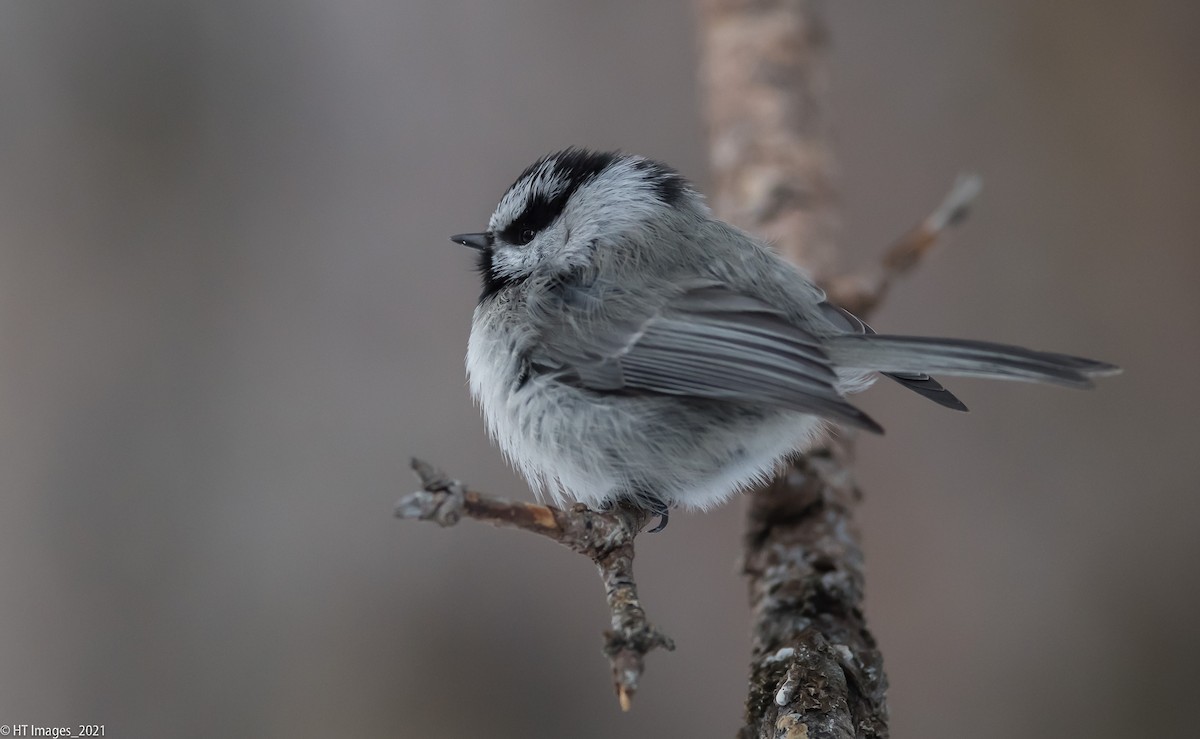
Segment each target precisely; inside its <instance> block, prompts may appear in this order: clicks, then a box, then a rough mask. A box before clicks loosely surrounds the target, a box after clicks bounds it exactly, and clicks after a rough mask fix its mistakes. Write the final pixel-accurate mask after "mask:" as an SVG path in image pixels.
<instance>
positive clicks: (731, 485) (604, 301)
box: [451, 147, 1120, 531]
mask: <svg viewBox="0 0 1200 739" xmlns="http://www.w3.org/2000/svg"><path fill="white" fill-rule="evenodd" d="M451 241H453V242H455V243H457V244H461V245H463V246H467V247H470V248H472V249H474V250H476V251H477V256H478V260H477V262H478V264H477V266H478V271H479V275H480V278H481V282H482V292H481V293H480V295H479V298H478V302H477V304H476V306H475V310H474V314H473V316H472V320H471V330H470V337H469V340H468V342H467V354H466V369H467V377H468V384H469V387H470V392H471V395H472V396H473V398H474V399H475V401H476V402H477V403H478V405H479V407H480V409H481V411H482V415H483V418H484V421H485V425H486V427H487V430H488V432H489V435H490V436H491V438H492V439H493V440H494V441H495V442H496V443H497V444H498V445H499V447H500V449H501V450H502V452H503V453H504V455H505V457H506V458H507V460H508V461H509V463H510V464H511V465H512V466H513V467H514V468H515V469H516V470H517V471H519V472H520V473H521V474H522V475H523V476H524V478H525V479H526V480H527V481H528V483H529V484H530V487H531V488H532V489H533V490H534V491H535V494H536V495H538V497H539V498H541V499H543V500H548V501H550V502H553V503H555V504H558V505H564V504H567V503H570V502H572V501H574V502H578V503H582V504H584V505H586V506H588V507H592V508H596V509H599V510H610V509H612V508H613V507H614V506H617V505H625V506H632V507H634V508H638V509H642V510H643V511H646V512H647V513H648V514H650V515H651V516H657V517H658V519H659V520H658V522H657V525H656V526H655V527H654V528H652V529H651V531H661V530H662V529H664V528H665V527H666V525H667V522H668V521H669V517H670V511H671V510H672V509H673V508H682V509H693V510H704V509H709V508H712V507H714V506H716V505H718V504H720V503H722V502H724V501H726V500H728V499H730V498H731V497H733V496H734V495H736V494H737V493H739V492H741V491H743V490H746V489H748V488H750V487H752V486H754V485H756V484H760V483H762V482H764V481H766V480H768V479H770V477H771V476H772V475H773V473H774V472H775V471H776V470H778V469H779V468H780V467H781V465H782V464H784V463H785V462H786V461H787V460H788V459H789V458H791V457H793V456H794V455H796V454H800V453H803V452H804V451H805V450H806V449H809V448H811V446H812V445H813V444H814V443H815V442H816V441H817V440H819V439H820V438H821V436H822V434H823V433H826V432H827V431H829V430H833V429H835V428H837V427H841V428H850V429H860V430H864V431H868V432H873V433H882V432H883V428H882V427H881V426H880V425H879V424H878V423H877V422H876V421H875V420H874V419H872V418H871V417H870V416H868V415H867V414H866V413H864V412H863V411H862V410H860V409H859V408H857V407H856V406H854V405H852V404H851V403H850V402H849V401H848V400H847V396H850V395H852V394H854V393H858V392H861V391H862V390H865V389H866V388H867V387H869V386H870V385H871V384H872V383H873V382H874V381H875V379H876V378H878V377H881V376H882V377H886V378H889V379H890V380H892V381H895V382H896V383H898V384H900V385H901V386H903V387H905V388H907V389H908V390H911V391H913V392H916V393H918V394H919V395H921V396H922V397H924V398H927V399H928V400H931V401H933V402H935V403H937V404H939V405H942V406H944V407H946V408H950V409H954V410H958V411H965V410H967V408H966V406H965V405H964V404H963V403H962V402H961V401H960V400H959V399H958V398H957V397H956V396H955V395H954V394H953V393H951V392H950V391H949V390H947V389H946V388H945V387H943V386H942V384H941V383H940V382H939V381H938V380H936V379H934V378H933V376H932V375H934V374H937V375H951V376H955V375H957V376H968V377H984V378H992V379H1000V380H1019V381H1027V382H1040V383H1050V384H1055V385H1063V386H1067V387H1074V388H1089V387H1092V386H1093V378H1095V377H1099V376H1104V375H1111V374H1115V373H1117V372H1119V371H1120V369H1119V368H1118V367H1116V366H1115V365H1112V364H1108V363H1106V362H1099V361H1095V360H1091V359H1084V358H1082V357H1075V356H1070V355H1066V354H1058V353H1052V352H1043V351H1035V350H1031V349H1025V348H1021V347H1017V346H1009V345H1004V344H997V343H992V342H985V341H977V340H971V339H946V338H927V337H917V336H902V335H889V334H879V333H876V332H875V331H874V330H872V329H871V327H870V326H868V325H867V324H866V323H865V322H863V321H862V320H860V319H859V318H858V317H856V316H854V315H853V314H852V313H850V312H849V311H847V310H845V309H843V308H841V307H839V306H837V305H835V304H833V303H831V302H830V301H829V299H828V297H827V295H826V293H825V292H824V291H823V290H822V289H821V288H820V287H819V286H817V285H816V284H815V283H814V282H813V281H812V280H810V279H809V278H808V277H807V276H806V275H805V274H804V273H803V272H801V271H800V270H799V269H798V268H796V267H795V266H793V265H792V264H790V263H789V262H787V261H786V260H784V259H783V258H782V257H780V256H779V255H778V254H777V253H776V252H775V251H774V250H773V249H772V248H771V247H770V246H769V245H768V244H766V243H765V242H763V241H761V240H759V239H757V238H755V237H753V236H751V235H750V234H747V233H745V232H744V231H741V230H739V229H738V228H735V227H734V226H732V225H730V224H728V223H725V222H723V221H721V220H719V219H718V218H716V217H715V216H714V215H713V214H712V212H711V211H710V209H709V208H708V206H707V205H706V204H705V201H704V198H703V197H702V196H701V195H700V194H699V193H698V192H697V190H696V189H695V188H694V187H693V186H692V184H691V183H690V182H689V181H688V180H687V179H685V178H684V177H683V176H682V175H681V174H679V172H677V171H676V170H674V169H672V168H671V167H669V166H667V165H665V164H663V163H661V162H658V161H655V160H653V159H650V158H646V157H642V156H638V155H634V154H629V153H625V152H620V151H596V150H591V149H585V148H575V147H573V148H568V149H563V150H561V151H557V152H554V153H551V154H548V155H546V156H543V157H541V158H540V159H538V160H537V161H535V162H534V163H533V164H531V165H530V166H528V167H527V168H526V169H525V170H524V171H523V172H521V174H520V176H518V177H517V179H516V180H515V181H514V182H513V184H512V185H511V186H510V187H509V188H508V189H507V190H506V191H505V192H504V194H503V196H502V197H501V198H500V201H499V203H498V205H497V206H496V208H495V211H494V212H493V213H492V215H491V217H490V219H489V220H488V226H487V229H486V230H485V231H482V232H477V233H463V234H457V235H455V236H452V237H451Z"/></svg>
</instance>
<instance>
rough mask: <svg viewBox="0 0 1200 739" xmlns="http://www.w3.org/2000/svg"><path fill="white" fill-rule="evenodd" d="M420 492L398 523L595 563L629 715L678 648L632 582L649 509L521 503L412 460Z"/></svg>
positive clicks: (402, 508) (401, 509)
mask: <svg viewBox="0 0 1200 739" xmlns="http://www.w3.org/2000/svg"><path fill="white" fill-rule="evenodd" d="M412 467H413V471H414V472H416V474H417V477H418V478H419V479H420V480H421V490H419V491H417V492H415V493H412V494H410V495H407V496H405V497H404V498H401V499H400V500H399V501H398V502H397V503H396V516H397V517H399V518H405V519H412V520H418V521H432V522H434V523H437V524H439V525H441V526H453V525H454V524H456V523H458V522H459V521H460V520H461V519H462V518H463V517H464V516H465V517H467V518H473V519H475V520H477V521H483V522H485V523H490V524H492V525H495V526H502V527H506V528H516V529H522V530H524V531H530V532H532V533H535V534H540V535H542V536H545V537H546V538H548V539H552V540H554V541H556V542H558V543H559V544H562V545H563V546H565V547H567V548H568V549H571V550H572V551H575V552H578V553H579V554H582V555H584V556H586V557H587V558H588V559H590V560H592V562H594V563H595V564H596V567H597V569H598V570H599V572H600V579H601V581H602V582H603V584H604V592H605V598H606V599H607V601H608V608H609V613H610V616H611V621H612V627H611V628H610V629H609V630H608V631H606V632H605V633H604V639H605V643H604V653H605V655H607V656H608V659H609V662H610V664H611V666H612V672H613V688H614V690H615V691H616V693H617V699H618V701H619V702H620V704H621V709H622V710H625V711H628V710H629V708H630V706H631V705H632V700H633V696H634V694H635V693H636V692H637V689H638V682H639V681H640V679H641V676H642V671H643V669H644V668H645V659H646V655H647V654H648V653H650V652H651V651H653V650H655V649H666V650H673V649H674V648H675V643H674V642H672V641H671V639H670V638H669V637H668V636H667V635H666V634H664V633H663V632H662V631H660V630H658V629H657V628H656V627H654V626H653V625H652V624H651V623H650V622H649V620H648V619H647V618H646V612H645V610H644V609H643V608H642V604H641V601H640V600H639V598H638V593H637V583H636V582H635V581H634V579H633V557H634V548H633V541H634V538H635V537H636V536H637V534H638V532H640V531H641V530H642V529H643V528H644V527H645V526H646V524H647V523H648V522H649V519H650V518H651V517H652V516H651V515H650V514H648V513H646V512H645V511H643V510H640V509H635V508H625V507H617V508H614V509H613V511H612V512H599V511H593V510H590V509H588V508H587V507H586V506H583V505H576V506H573V507H572V508H570V509H567V510H563V509H561V508H556V507H554V506H548V505H540V504H536V503H522V502H519V501H509V500H504V499H503V498H496V497H493V496H490V495H485V494H483V493H479V492H476V491H474V490H468V489H467V487H466V486H465V485H463V484H462V483H461V482H459V481H457V480H452V479H450V478H448V477H447V476H446V475H445V473H443V472H442V471H441V470H438V469H437V468H435V467H433V466H432V465H430V464H428V463H426V462H422V461H421V460H418V459H414V460H413V461H412Z"/></svg>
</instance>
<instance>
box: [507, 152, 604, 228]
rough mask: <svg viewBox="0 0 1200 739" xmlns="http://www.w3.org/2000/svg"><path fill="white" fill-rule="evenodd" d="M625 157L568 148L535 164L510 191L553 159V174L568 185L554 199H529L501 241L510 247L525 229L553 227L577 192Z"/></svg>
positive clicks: (536, 194) (538, 197)
mask: <svg viewBox="0 0 1200 739" xmlns="http://www.w3.org/2000/svg"><path fill="white" fill-rule="evenodd" d="M621 156H622V155H621V154H619V153H617V152H595V151H588V150H586V149H564V150H563V151H560V152H556V153H554V154H550V155H548V156H545V157H542V158H541V159H539V160H538V161H536V162H534V163H533V164H531V165H530V166H529V167H528V168H526V170H525V171H524V172H522V173H521V176H520V177H518V178H517V181H516V182H514V183H513V185H512V187H510V188H509V189H510V190H511V189H512V188H513V187H516V186H517V185H518V184H520V183H521V182H522V181H523V180H525V179H526V178H528V177H531V176H533V175H534V174H535V173H537V172H538V170H539V169H540V168H541V167H542V165H543V164H545V163H546V162H548V161H550V160H554V165H553V168H552V172H553V173H554V174H555V175H556V176H557V178H558V179H559V180H560V181H561V182H563V183H564V185H563V187H562V189H560V190H559V191H558V192H556V193H555V194H554V196H553V197H549V196H547V195H545V194H540V193H535V194H534V195H533V196H532V197H531V198H530V199H529V202H528V203H527V204H526V205H525V209H524V210H523V211H521V214H520V215H519V216H517V217H516V218H514V219H513V221H512V222H511V223H509V224H508V225H507V226H505V227H504V228H503V229H502V230H501V231H500V236H501V238H503V239H504V240H505V241H507V242H508V243H510V244H515V243H517V241H518V238H519V237H520V235H521V232H522V231H524V230H525V229H529V230H531V231H533V232H535V233H537V232H540V231H541V230H542V229H544V228H546V227H547V226H549V225H550V224H551V223H553V222H554V219H555V218H558V216H559V215H560V214H561V213H562V211H563V208H565V207H566V205H567V201H568V200H569V199H570V198H571V195H573V194H574V193H575V191H576V190H578V189H579V188H580V187H582V186H583V185H585V184H587V183H588V182H591V181H592V180H593V179H595V178H596V175H598V174H600V173H601V172H602V171H604V169H605V168H606V167H608V166H609V165H610V164H612V163H613V162H615V161H617V160H618V159H619V158H621Z"/></svg>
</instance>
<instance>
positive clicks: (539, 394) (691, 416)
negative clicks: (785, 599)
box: [481, 379, 822, 508]
mask: <svg viewBox="0 0 1200 739" xmlns="http://www.w3.org/2000/svg"><path fill="white" fill-rule="evenodd" d="M481 401H483V402H482V404H483V407H484V413H485V415H486V416H487V418H488V426H489V429H490V430H491V433H492V436H493V437H494V438H495V439H496V440H497V442H498V443H499V444H500V447H501V448H502V449H503V450H504V453H505V455H506V456H507V457H508V459H509V461H510V462H511V463H512V464H513V466H514V467H515V468H516V469H518V470H519V471H520V472H521V473H522V474H523V475H524V476H525V477H526V479H528V480H529V483H530V485H531V486H532V487H533V488H534V490H535V491H536V492H537V493H538V494H539V495H541V496H544V497H547V498H550V499H551V500H553V501H555V502H556V503H559V504H562V503H565V502H566V501H569V500H578V501H580V502H583V503H585V504H587V505H589V506H593V507H595V506H599V505H602V504H604V503H607V502H612V501H615V500H617V499H619V498H629V499H632V500H635V501H645V502H649V501H653V500H655V499H657V500H658V501H662V502H666V503H668V504H675V505H680V506H683V507H686V508H709V507H712V506H715V505H717V504H718V503H720V502H722V501H724V500H726V499H728V498H729V497H731V496H732V495H734V494H736V493H737V492H739V491H740V490H743V489H745V488H746V487H748V486H751V485H753V484H754V483H756V482H759V481H761V480H763V479H765V478H766V477H767V476H769V475H770V474H771V473H772V472H773V471H774V470H775V468H776V467H777V466H778V464H779V463H780V461H781V460H782V459H783V458H785V457H786V456H787V455H788V454H790V453H792V452H795V451H797V450H800V449H803V448H806V447H807V446H808V445H809V444H810V443H811V442H812V440H813V438H814V437H815V436H816V435H817V434H818V433H819V431H820V429H821V427H822V423H821V421H820V419H818V418H816V417H815V416H810V415H806V414H802V413H797V412H794V411H784V410H778V409H774V408H768V407H756V406H747V405H745V404H736V405H734V404H730V403H724V402H721V401H707V400H694V399H686V398H678V397H668V396H650V397H647V396H641V397H635V396H606V395H600V394H597V393H592V392H590V391H587V390H581V389H579V388H575V387H572V386H568V385H563V384H561V383H558V382H555V381H553V380H549V379H539V380H534V381H531V382H530V383H528V384H527V385H526V386H524V387H522V388H521V389H520V390H517V391H516V392H513V393H511V394H509V395H508V396H507V397H504V398H500V397H495V396H493V398H492V402H488V401H486V400H484V399H483V397H481ZM497 401H498V402H497Z"/></svg>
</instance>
